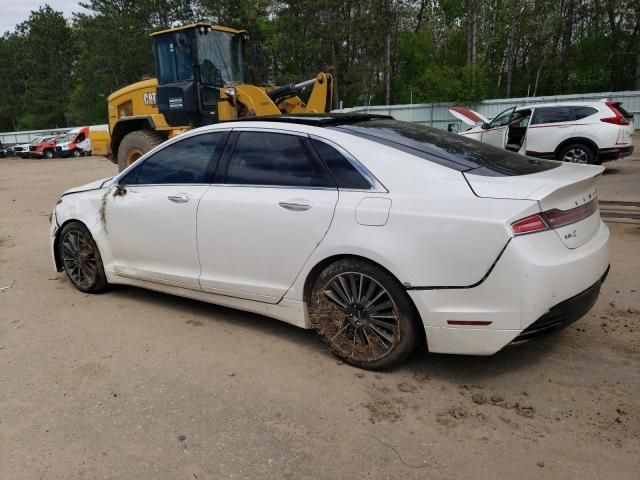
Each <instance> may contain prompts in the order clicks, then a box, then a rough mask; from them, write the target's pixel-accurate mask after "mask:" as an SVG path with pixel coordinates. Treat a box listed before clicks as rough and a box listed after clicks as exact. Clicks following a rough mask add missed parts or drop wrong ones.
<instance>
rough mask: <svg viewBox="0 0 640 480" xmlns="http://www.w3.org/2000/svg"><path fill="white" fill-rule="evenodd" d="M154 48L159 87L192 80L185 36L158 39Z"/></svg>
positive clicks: (191, 69) (178, 35)
mask: <svg viewBox="0 0 640 480" xmlns="http://www.w3.org/2000/svg"><path fill="white" fill-rule="evenodd" d="M154 48H155V54H156V69H157V71H158V83H159V84H160V85H164V84H167V83H176V82H184V81H189V80H193V67H192V65H191V63H192V62H191V48H190V46H189V40H188V37H187V36H186V34H184V33H175V34H171V35H167V36H161V37H158V38H156V42H155V46H154Z"/></svg>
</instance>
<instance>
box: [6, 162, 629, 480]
mask: <svg viewBox="0 0 640 480" xmlns="http://www.w3.org/2000/svg"><path fill="white" fill-rule="evenodd" d="M610 165H611V167H610V169H611V173H609V174H607V175H605V176H604V177H603V181H602V185H601V195H602V196H604V193H603V192H607V196H606V198H608V199H615V198H618V197H617V196H620V195H629V196H631V197H634V196H637V194H638V193H639V192H638V189H639V188H640V187H639V185H640V168H638V167H640V160H639V159H638V158H637V157H634V158H630V159H626V160H623V161H620V162H617V163H615V165H614V164H610ZM115 172H116V167H115V166H114V165H112V164H111V163H109V162H108V161H107V160H105V159H100V158H80V159H66V160H19V159H2V160H0V289H1V290H0V459H1V461H0V478H1V479H3V480H4V479H6V480H14V479H75V478H83V479H93V478H102V479H119V480H120V479H159V480H164V479H167V480H168V479H171V480H175V479H185V480H187V479H189V480H193V479H220V478H283V479H286V478H296V479H316V478H372V479H395V478H406V479H414V478H415V479H425V478H429V479H435V480H438V479H460V478H474V479H507V478H513V479H534V478H535V479H538V478H561V479H565V478H572V479H574V478H575V479H601V478H607V479H616V480H623V479H634V480H635V479H638V478H639V473H638V472H640V368H639V365H640V364H639V360H640V294H639V293H638V292H640V273H639V272H640V248H638V246H639V245H640V243H639V242H640V225H624V224H611V225H610V228H611V232H612V239H611V246H612V248H611V252H612V256H611V263H612V264H611V273H610V275H609V278H608V279H607V281H606V283H605V285H604V287H603V290H602V293H601V295H600V298H599V300H598V303H597V305H596V307H595V308H594V309H593V310H592V312H591V313H590V314H589V315H588V316H587V317H585V318H584V319H582V320H581V321H579V322H578V323H576V324H575V325H574V326H572V327H571V328H568V329H566V330H565V331H563V332H561V333H559V334H557V335H556V336H553V337H548V338H545V339H542V340H539V341H536V342H531V343H528V344H525V345H521V346H518V347H511V348H507V349H505V350H503V351H502V352H500V353H498V354H496V355H494V356H492V357H488V358H476V357H457V356H447V355H435V354H426V353H424V352H418V353H416V354H415V355H413V357H412V358H411V359H410V360H409V361H408V362H406V363H405V364H404V365H403V366H402V367H401V368H399V369H397V370H395V371H391V372H386V373H376V374H374V373H370V372H364V371H361V370H357V369H355V368H351V367H349V366H348V365H344V364H340V363H339V362H337V361H336V359H335V357H333V356H332V355H331V354H330V353H329V352H328V351H327V350H326V349H325V348H324V347H323V345H322V344H321V343H320V342H319V340H318V339H317V338H316V337H315V335H314V334H313V333H312V332H310V331H304V330H300V329H297V328H295V327H292V326H288V325H286V324H283V323H280V322H277V321H275V320H271V319H268V318H265V317H261V316H258V315H252V314H248V313H243V312H239V311H234V310H231V309H227V308H222V307H216V306H213V305H208V304H204V303H199V302H196V301H191V300H186V299H181V298H175V297H172V296H169V295H163V294H159V293H153V292H149V291H144V290H140V289H136V288H115V289H114V290H112V291H111V292H109V293H106V294H103V295H96V296H90V295H85V294H82V293H80V292H79V291H77V290H76V289H74V288H73V287H72V286H71V284H70V283H69V282H68V281H67V280H66V278H65V276H64V275H63V274H59V273H56V272H54V271H53V270H52V266H51V261H50V258H49V251H48V248H49V245H48V238H47V228H48V217H49V213H50V211H51V208H52V207H53V205H54V204H55V202H56V199H57V198H58V195H59V194H60V193H61V192H62V191H63V190H64V189H66V188H68V187H71V186H74V185H78V184H81V183H85V182H87V181H90V180H93V179H97V178H100V177H104V176H107V175H111V174H113V173H115ZM623 172H626V173H624V174H623ZM629 172H630V173H629ZM628 175H632V176H634V175H637V176H635V179H629V178H627V176H628ZM621 185H624V187H621ZM627 189H628V191H627ZM618 190H620V191H618ZM612 197H615V198H612ZM7 287H8V288H7Z"/></svg>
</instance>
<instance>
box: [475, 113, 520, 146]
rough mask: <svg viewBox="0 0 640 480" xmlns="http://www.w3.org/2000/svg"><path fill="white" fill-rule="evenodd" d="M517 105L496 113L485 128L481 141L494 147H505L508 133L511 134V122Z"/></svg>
mask: <svg viewBox="0 0 640 480" xmlns="http://www.w3.org/2000/svg"><path fill="white" fill-rule="evenodd" d="M515 109H516V107H511V108H508V109H506V110H505V111H504V112H500V113H499V114H498V115H496V116H495V117H494V118H493V120H491V122H489V124H488V125H486V126H487V127H488V128H485V129H483V131H482V137H481V141H482V142H483V143H488V144H489V145H493V146H494V147H499V148H505V146H506V145H507V135H508V134H509V122H511V117H512V115H513V112H514V111H515Z"/></svg>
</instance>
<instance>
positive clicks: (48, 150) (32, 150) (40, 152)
mask: <svg viewBox="0 0 640 480" xmlns="http://www.w3.org/2000/svg"><path fill="white" fill-rule="evenodd" d="M62 137H64V135H53V136H51V137H44V138H43V139H42V140H41V141H40V142H38V143H32V144H31V145H29V156H30V157H31V158H53V155H54V153H55V151H56V140H59V139H61V138H62Z"/></svg>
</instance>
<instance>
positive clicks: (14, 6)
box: [0, 0, 83, 35]
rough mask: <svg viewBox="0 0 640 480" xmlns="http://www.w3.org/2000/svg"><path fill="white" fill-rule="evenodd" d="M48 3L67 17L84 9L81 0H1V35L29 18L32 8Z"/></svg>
mask: <svg viewBox="0 0 640 480" xmlns="http://www.w3.org/2000/svg"><path fill="white" fill-rule="evenodd" d="M47 3H48V4H49V5H50V6H51V8H53V9H54V10H57V11H59V12H63V13H64V16H65V17H67V18H71V13H72V12H79V11H81V10H83V9H82V8H81V7H80V5H78V3H79V0H0V35H1V34H2V33H4V32H6V31H13V29H14V27H15V26H16V25H17V24H19V23H21V22H24V21H25V20H26V19H27V18H29V13H31V11H32V10H37V9H38V8H39V7H40V6H42V5H45V4H47Z"/></svg>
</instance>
